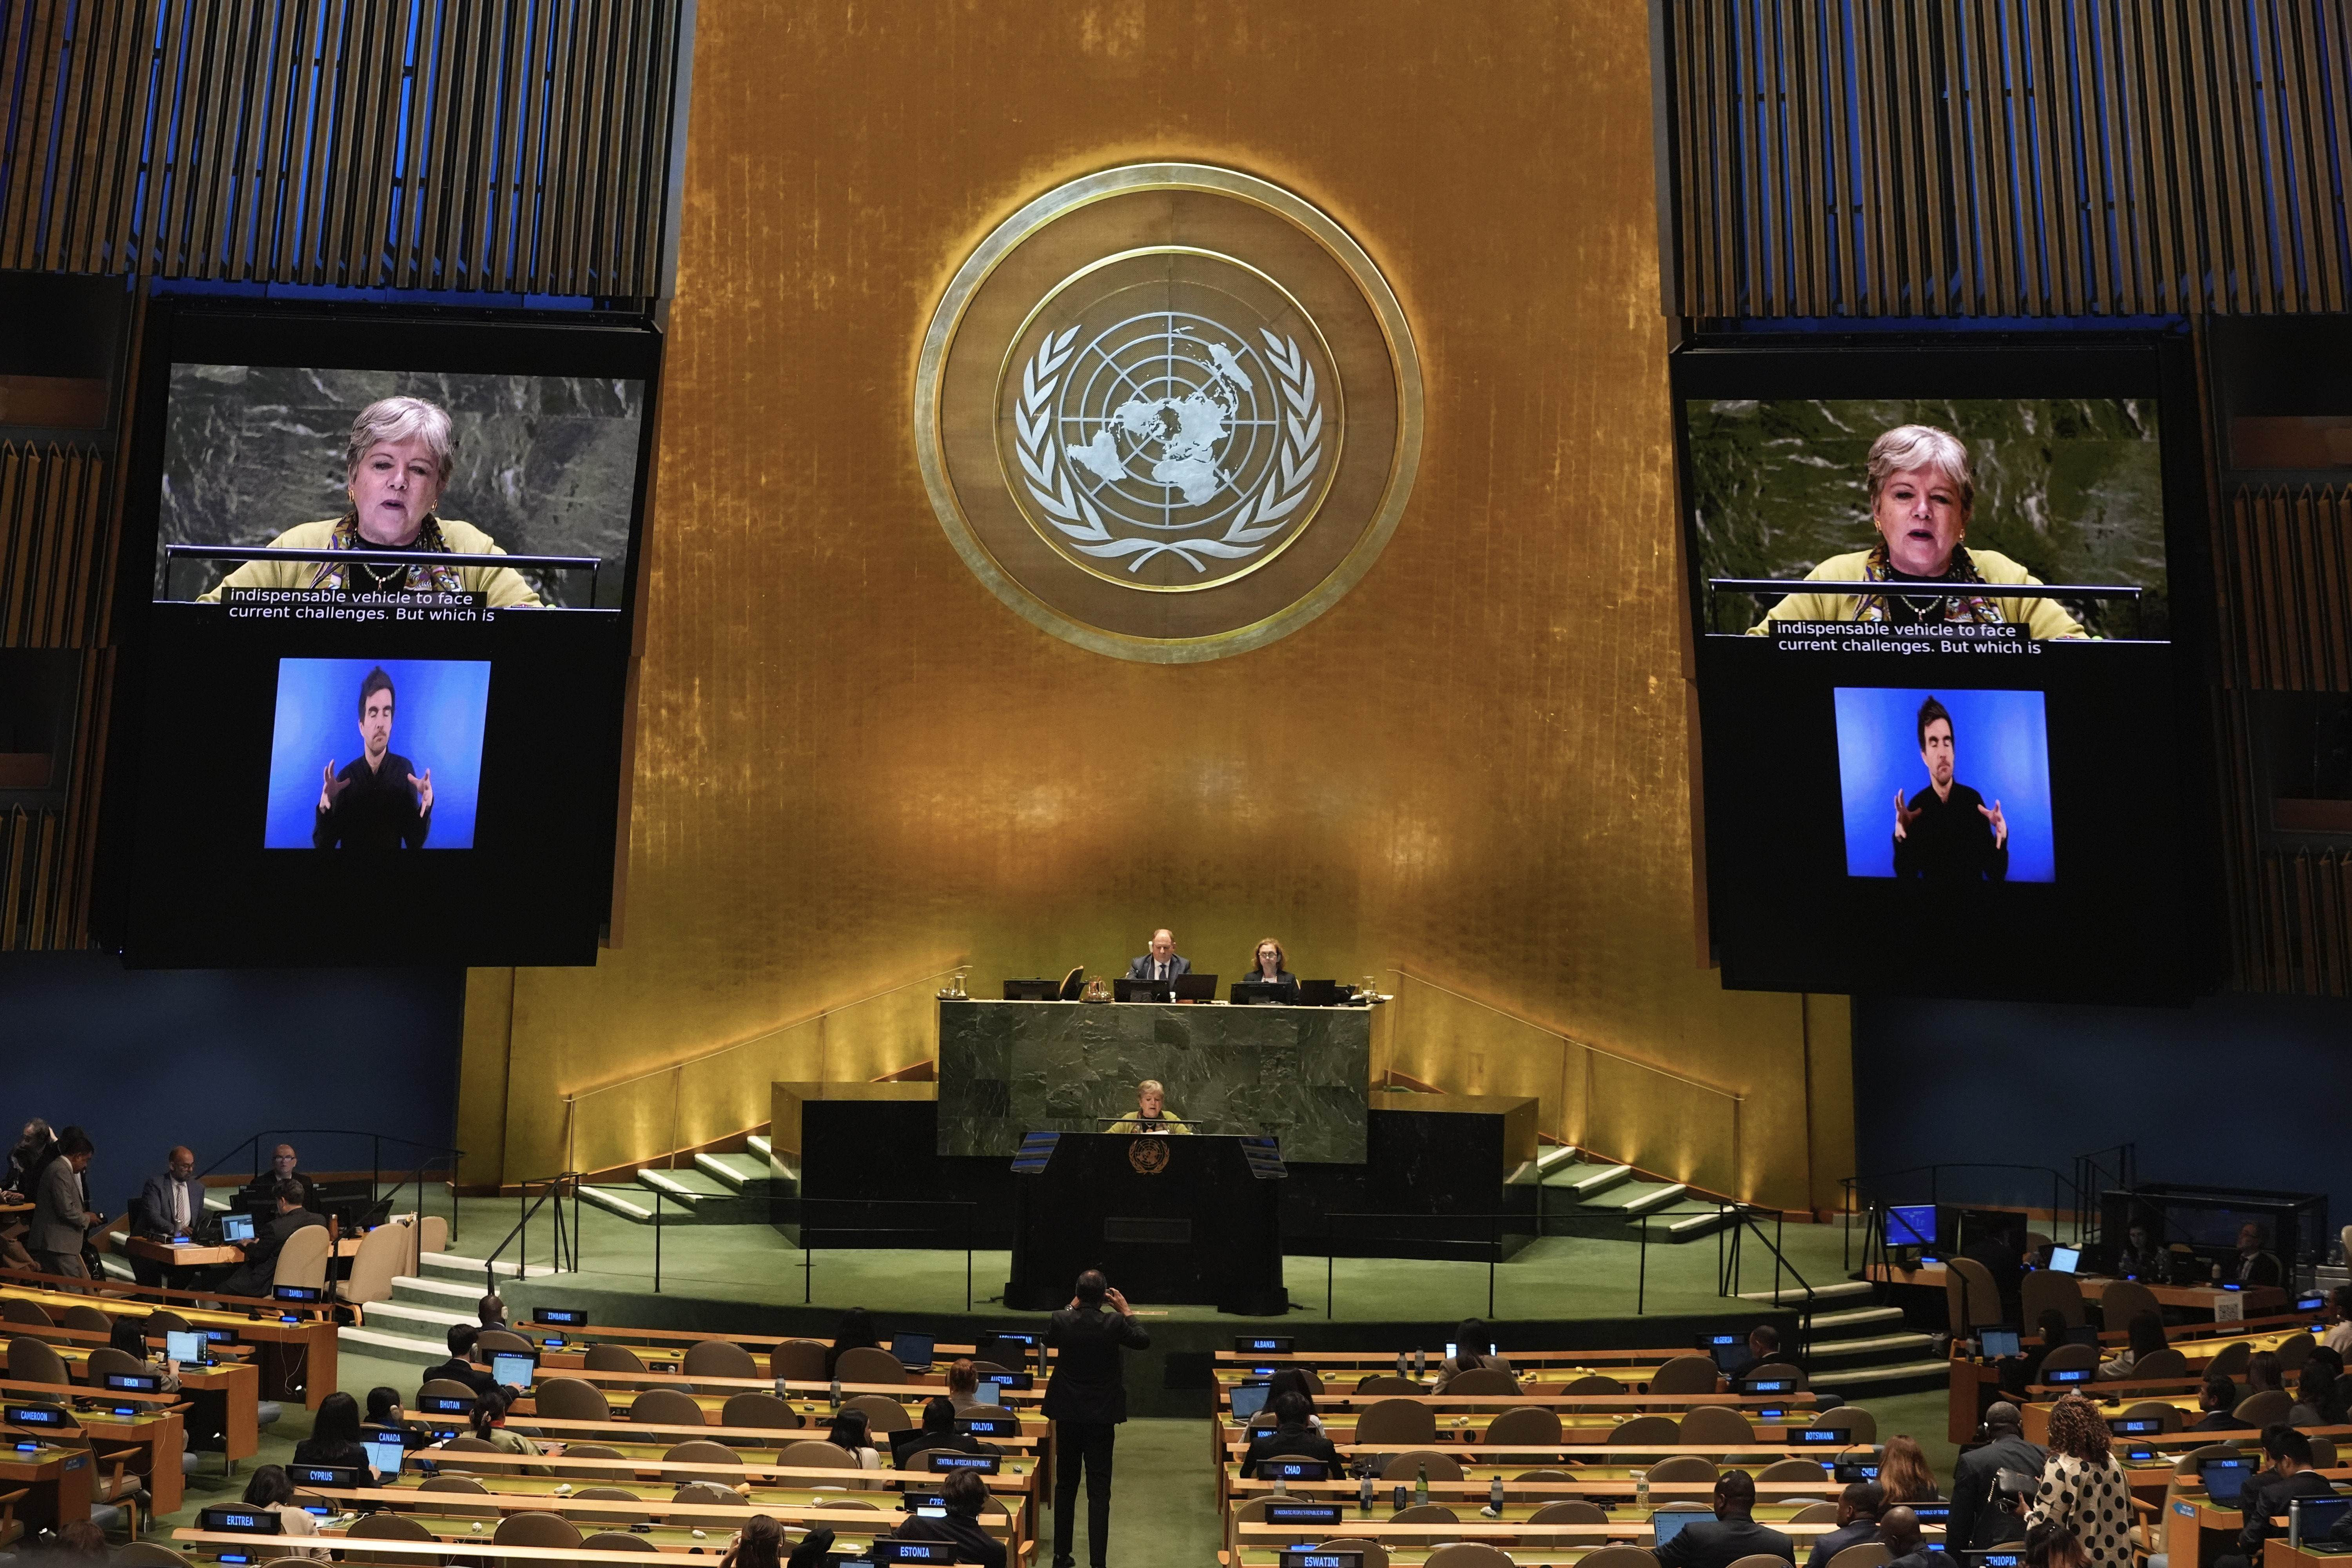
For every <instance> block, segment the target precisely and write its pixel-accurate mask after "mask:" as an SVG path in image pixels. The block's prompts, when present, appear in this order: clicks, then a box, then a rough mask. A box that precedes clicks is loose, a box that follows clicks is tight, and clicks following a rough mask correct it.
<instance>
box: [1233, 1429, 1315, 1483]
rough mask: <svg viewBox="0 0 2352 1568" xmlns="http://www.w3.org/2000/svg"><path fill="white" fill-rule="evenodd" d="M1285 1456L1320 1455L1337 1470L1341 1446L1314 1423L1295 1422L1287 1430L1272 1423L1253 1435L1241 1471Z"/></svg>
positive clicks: (1243, 1457)
mask: <svg viewBox="0 0 2352 1568" xmlns="http://www.w3.org/2000/svg"><path fill="white" fill-rule="evenodd" d="M1286 1457H1291V1458H1301V1459H1320V1460H1322V1461H1323V1462H1324V1463H1325V1464H1327V1465H1330V1466H1332V1467H1334V1471H1333V1473H1334V1474H1336V1473H1337V1467H1338V1465H1339V1449H1338V1448H1337V1447H1334V1446H1333V1445H1332V1442H1331V1439H1330V1438H1328V1437H1326V1436H1323V1434H1322V1433H1320V1432H1318V1431H1317V1430H1315V1428H1314V1427H1312V1426H1293V1427H1291V1428H1289V1429H1288V1430H1285V1429H1283V1428H1282V1427H1279V1426H1273V1427H1268V1428H1267V1429H1265V1431H1262V1432H1259V1433H1257V1434H1256V1435H1255V1436H1252V1437H1251V1438H1250V1446H1249V1449H1248V1451H1247V1452H1246V1453H1244V1454H1243V1455H1242V1473H1243V1474H1244V1475H1248V1474H1251V1473H1253V1472H1254V1471H1255V1467H1256V1466H1257V1464H1258V1463H1259V1461H1261V1460H1264V1459H1278V1458H1286Z"/></svg>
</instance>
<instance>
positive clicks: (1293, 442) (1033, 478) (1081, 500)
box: [1013, 327, 1323, 572]
mask: <svg viewBox="0 0 2352 1568" xmlns="http://www.w3.org/2000/svg"><path fill="white" fill-rule="evenodd" d="M1259 335H1260V336H1262V337H1263V338H1265V346H1266V360H1267V363H1270V364H1272V365H1273V366H1274V370H1275V374H1276V377H1278V378H1279V379H1280V381H1281V383H1282V397H1283V400H1284V402H1286V403H1287V404H1288V405H1289V408H1288V409H1287V410H1286V411H1284V410H1281V409H1280V408H1279V407H1278V406H1277V412H1280V413H1282V415H1283V422H1284V429H1285V433H1286V435H1287V436H1288V437H1289V439H1288V441H1287V443H1286V445H1285V446H1283V447H1281V448H1280V449H1279V450H1278V452H1277V454H1276V455H1277V458H1278V461H1276V463H1275V464H1274V465H1273V467H1272V468H1271V470H1270V471H1269V472H1268V473H1267V475H1266V480H1265V489H1264V490H1262V491H1261V492H1259V493H1258V494H1257V495H1255V496H1252V497H1248V498H1245V499H1244V500H1243V502H1242V504H1241V506H1240V508H1239V509H1238V510H1235V511H1234V515H1233V519H1232V521H1230V522H1228V523H1227V524H1226V525H1225V531H1224V532H1223V534H1222V535H1220V536H1218V537H1216V538H1213V539H1211V538H1205V537H1204V538H1196V539H1173V540H1163V539H1154V538H1150V537H1148V536H1144V535H1137V534H1129V535H1124V536H1119V535H1114V534H1113V533H1112V532H1111V531H1110V530H1109V529H1108V528H1106V527H1105V526H1104V525H1103V519H1102V513H1101V512H1100V511H1099V510H1097V508H1096V506H1095V504H1094V501H1093V500H1092V499H1091V498H1090V497H1088V496H1087V493H1086V491H1084V490H1082V489H1078V488H1077V487H1076V485H1074V484H1072V483H1071V482H1070V476H1069V473H1068V471H1067V469H1066V468H1064V467H1063V464H1062V453H1061V451H1060V449H1059V447H1058V445H1057V443H1056V442H1055V436H1054V423H1055V422H1054V414H1053V406H1052V405H1053V397H1054V392H1055V388H1056V387H1058V386H1059V385H1060V384H1061V375H1062V370H1063V367H1064V366H1066V364H1068V363H1069V360H1070V355H1071V354H1073V353H1076V346H1075V345H1076V341H1077V336H1078V329H1077V328H1076V327H1072V328H1070V329H1068V330H1067V331H1064V332H1063V333H1061V334H1060V335H1059V336H1058V337H1056V336H1055V335H1054V334H1053V333H1050V332H1049V333H1047V334H1046V336H1045V342H1043V343H1041V344H1039V345H1038V349H1037V352H1036V353H1035V354H1034V356H1032V357H1031V359H1030V361H1029V363H1027V364H1026V365H1024V366H1023V367H1022V370H1021V396H1020V400H1019V401H1018V402H1017V403H1015V404H1014V405H1013V428H1014V431H1015V433H1016V436H1017V440H1016V441H1015V446H1016V447H1018V449H1019V454H1020V458H1021V468H1022V471H1023V472H1024V473H1025V474H1026V475H1027V476H1028V488H1029V494H1030V495H1031V496H1032V497H1033V498H1034V499H1035V500H1036V502H1037V504H1038V505H1039V506H1040V507H1042V508H1044V509H1045V512H1046V515H1047V518H1048V520H1049V521H1051V522H1052V523H1053V525H1054V526H1055V528H1056V529H1058V530H1060V531H1062V532H1063V533H1065V534H1066V535H1068V536H1069V539H1070V542H1071V547H1072V548H1073V549H1075V550H1076V551H1078V552H1080V553H1082V554H1087V555H1093V556H1102V557H1116V556H1122V555H1131V556H1133V557H1134V559H1133V560H1132V561H1129V563H1128V566H1127V569H1128V570H1129V572H1134V571H1136V570H1137V569H1138V568H1139V567H1141V566H1142V564H1143V563H1145V562H1147V561H1149V560H1150V559H1151V558H1152V557H1153V556H1155V555H1159V554H1162V553H1166V554H1171V555H1175V556H1178V557H1180V558H1181V559H1182V561H1183V562H1184V563H1185V564H1186V565H1188V566H1190V567H1192V570H1193V571H1195V572H1206V571H1207V570H1208V567H1207V565H1206V564H1205V563H1203V562H1202V560H1201V559H1200V556H1202V555H1213V556H1215V557H1217V558H1218V559H1219V560H1221V561H1238V560H1240V559H1242V558H1243V557H1244V556H1249V555H1255V554H1256V553H1257V552H1258V551H1260V550H1262V549H1264V548H1265V542H1266V540H1267V539H1268V538H1270V537H1272V536H1273V535H1275V534H1276V533H1279V532H1281V531H1282V530H1283V529H1284V528H1285V527H1286V526H1287V524H1288V523H1289V521H1290V514H1291V513H1292V512H1294V511H1296V510H1298V505H1299V503H1300V502H1301V501H1303V500H1306V499H1307V491H1308V490H1309V489H1311V488H1312V487H1313V485H1314V483H1315V475H1316V471H1317V470H1318V468H1321V467H1322V464H1323V405H1322V402H1321V400H1320V399H1319V398H1318V397H1317V395H1316V387H1315V367H1314V366H1313V365H1311V364H1308V363H1307V356H1306V354H1305V353H1302V352H1301V351H1300V350H1299V347H1298V343H1297V340H1296V339H1291V338H1285V337H1282V336H1280V335H1279V334H1277V333H1276V332H1273V331H1268V330H1266V329H1265V328H1260V329H1259ZM1196 552H1197V553H1196Z"/></svg>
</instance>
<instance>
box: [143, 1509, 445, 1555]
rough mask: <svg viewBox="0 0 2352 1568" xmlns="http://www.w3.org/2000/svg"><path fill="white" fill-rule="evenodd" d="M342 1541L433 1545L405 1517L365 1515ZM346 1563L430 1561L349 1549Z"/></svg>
mask: <svg viewBox="0 0 2352 1568" xmlns="http://www.w3.org/2000/svg"><path fill="white" fill-rule="evenodd" d="M343 1539H344V1540H345V1541H430V1540H432V1539H433V1532H432V1531H429V1530H427V1529H425V1527H424V1526H423V1525H421V1524H419V1523H417V1522H416V1521H415V1520H413V1519H411V1518H409V1517H408V1516H407V1515H406V1514H404V1513H363V1514H362V1515H361V1516H360V1517H359V1518H357V1519H355V1520H353V1521H352V1527H351V1528H350V1529H349V1530H347V1531H343ZM115 1561H116V1562H118V1563H121V1562H123V1561H126V1560H125V1559H123V1558H120V1557H118V1558H116V1559H115ZM343 1561H344V1562H346V1563H399V1564H401V1565H402V1568H417V1565H418V1564H419V1563H424V1562H425V1561H427V1559H425V1558H423V1557H420V1556H417V1555H415V1553H412V1552H364V1551H353V1550H350V1549H346V1550H345V1551H344V1552H343Z"/></svg>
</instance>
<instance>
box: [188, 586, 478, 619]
mask: <svg viewBox="0 0 2352 1568" xmlns="http://www.w3.org/2000/svg"><path fill="white" fill-rule="evenodd" d="M221 601H222V603H224V604H226V605H227V606H228V616H229V619H231V620H233V621H353V622H382V623H383V624H385V625H392V624H395V623H397V624H401V625H409V624H418V625H429V624H431V623H434V622H448V623H453V624H457V625H467V626H479V625H482V624H484V623H485V622H488V621H489V620H492V619H493V618H495V617H496V616H497V615H498V612H497V611H496V610H492V609H489V608H488V607H487V606H485V605H483V603H482V595H479V594H478V593H471V592H466V591H461V590H458V589H455V588H451V589H423V590H417V591H415V592H410V593H388V592H383V591H381V590H377V589H365V590H355V589H351V588H228V589H225V590H223V591H222V594H221Z"/></svg>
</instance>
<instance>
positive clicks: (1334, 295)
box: [915, 163, 1421, 663]
mask: <svg viewBox="0 0 2352 1568" xmlns="http://www.w3.org/2000/svg"><path fill="white" fill-rule="evenodd" d="M915 437H916V447H917V451H918V456H919V459H920V462H921V466H922V471H923V477H924V481H925V484H926V486H927V487H928V488H929V492H930V496H931V501H932V505H933V508H934V510H936V511H937V512H938V514H939V518H940V524H941V526H942V527H943V528H944V529H945V530H946V531H947V534H948V537H949V539H950V541H951V542H953V543H954V545H955V547H956V549H957V551H958V552H959V553H960V554H961V555H962V557H963V559H964V561H965V563H967V564H968V565H969V566H970V567H971V570H972V572H973V573H974V574H976V575H977V576H978V577H979V578H980V579H981V581H982V582H983V583H985V584H987V585H988V586H989V588H990V589H991V590H992V592H994V593H995V594H996V595H997V596H998V597H999V598H1000V599H1002V600H1003V601H1004V603H1006V604H1007V605H1010V606H1012V607H1013V609H1014V610H1016V611H1017V612H1019V613H1020V614H1021V615H1023V616H1026V617H1027V618H1028V619H1029V620H1031V621H1032V622H1034V624H1036V625H1038V626H1042V627H1044V628H1045V630H1047V631H1050V632H1052V633H1054V634H1055V636H1057V637H1065V638H1066V639H1068V640H1069V641H1072V642H1075V643H1077V644H1079V645H1080V646H1081V647H1089V648H1093V649H1095V650H1096V651H1097V652H1101V653H1108V654H1111V655H1114V656H1116V657H1118V658H1135V659H1143V660H1149V661H1153V662H1162V663H1177V662H1189V661H1192V660H1198V659H1205V658H1221V657H1223V656H1225V655H1227V654H1233V653H1239V652H1243V651H1245V650H1246V649H1248V648H1252V647H1261V646H1263V645H1264V644H1265V643H1267V642H1270V641H1272V640H1274V639H1275V638H1276V637H1282V636H1285V635H1286V634H1287V633H1288V632H1290V631H1293V630H1296V629H1297V627H1298V626H1303V625H1305V624H1306V623H1307V621H1310V620H1312V619H1313V618H1314V617H1315V616H1318V615H1319V614H1321V613H1322V612H1323V610H1325V609H1327V608H1328V607H1329V605H1331V604H1333V603H1335V602H1336V601H1337V600H1338V599H1339V596H1340V595H1343V594H1345V593H1346V592H1347V591H1348V589H1349V587H1351V586H1353V584H1355V583H1356V582H1357V580H1359V579H1360V577H1361V576H1362V575H1363V574H1364V573H1365V572H1367V571H1369V570H1370V567H1371V565H1372V563H1373V561H1374V560H1375V559H1377V557H1378V556H1379V554H1380V551H1381V546H1382V545H1384V544H1385V543H1386V542H1387V541H1388V538H1389V535H1390V534H1391V532H1392V531H1394V529H1395V526H1396V523H1397V521H1398V519H1399V517H1400V516H1401V515H1402V511H1403V508H1404V504H1405V500H1406V498H1407V496H1408V495H1409V494H1410V493H1411V490H1412V479H1413V474H1414V470H1415V468H1416V467H1417V465H1418V461H1419V454H1420V442H1421V373H1420V364H1419V359H1418V357H1417V354H1416V353H1415V351H1414V348H1413V344H1412V333H1411V332H1410V331H1409V330H1408V329H1407V327H1406V324H1405V321H1404V316H1403V312H1402V309H1401V308H1400V307H1399V306H1398V304H1397V301H1396V299H1395V296H1394V294H1393V293H1392V292H1391V290H1390V289H1389V287H1388V284H1387V281H1386V279H1383V278H1382V277H1381V273H1380V271H1379V269H1378V268H1376V267H1375V266H1374V265H1373V264H1372V261H1371V259H1370V257H1369V256H1368V255H1367V254H1366V253H1365V252H1364V250H1363V249H1362V248H1361V247H1360V246H1358V245H1357V244H1356V242H1355V241H1354V240H1353V239H1352V238H1351V237H1349V236H1348V235H1347V234H1346V233H1345V232H1344V231H1343V230H1342V229H1341V228H1340V227H1339V225H1337V224H1336V223H1334V222H1333V221H1332V220H1331V219H1330V218H1329V217H1328V216H1326V215H1325V214H1323V213H1322V212H1321V211H1319V210H1318V209H1317V208H1316V207H1314V206H1312V205H1309V204H1307V202H1305V201H1303V200H1301V199H1300V198H1299V197H1297V195H1293V194H1291V193H1290V192H1288V191H1286V190H1283V189H1282V188H1280V187H1279V186H1276V185H1273V184H1268V183H1266V182H1265V181H1262V180H1257V179H1255V178H1252V177H1251V176H1248V175H1245V174H1237V173H1234V171H1231V170H1225V169H1216V168H1210V167H1207V166H1204V165H1199V164H1172V163H1171V164H1139V165H1133V166H1130V167H1127V168H1121V169H1113V170H1108V171H1106V172H1105V173H1103V174H1094V175H1089V176H1087V178H1085V179H1081V180H1077V181H1074V182H1072V183H1071V184H1067V185H1065V186H1062V187H1061V188H1060V189H1058V190H1055V191H1052V192H1048V193H1047V194H1046V195H1043V196H1041V197H1039V198H1038V199H1037V200H1035V201H1034V202H1032V203H1030V204H1029V205H1026V206H1024V207H1023V208H1022V209H1021V210H1020V211H1019V212H1017V213H1015V214H1014V215H1013V216H1012V217H1010V218H1008V219H1007V220H1005V222H1004V223H1003V224H1002V225H1000V226H998V227H997V229H996V230H995V232H994V233H992V234H991V235H990V236H989V237H988V238H987V239H986V240H985V241H983V242H982V245H981V246H980V247H979V248H978V249H977V250H976V251H974V252H973V254H972V255H971V258H969V259H968V260H967V261H966V262H965V263H964V265H963V267H962V268H961V270H959V271H958V273H957V274H956V277H955V279H954V280H953V281H952V282H951V283H950V285H949V288H948V289H947V292H946V294H945V296H944V297H943V298H942V299H941V300H940V304H939V307H938V309H937V310H936V311H935V312H934V314H933V317H932V321H931V326H930V331H929V334H928V336H927V337H926V339H925V341H924V344H923V350H922V354H921V357H920V360H919V364H918V369H917V384H916V408H915Z"/></svg>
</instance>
